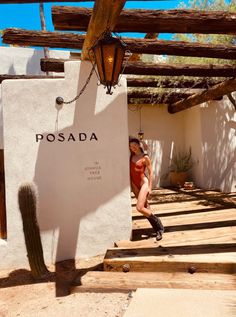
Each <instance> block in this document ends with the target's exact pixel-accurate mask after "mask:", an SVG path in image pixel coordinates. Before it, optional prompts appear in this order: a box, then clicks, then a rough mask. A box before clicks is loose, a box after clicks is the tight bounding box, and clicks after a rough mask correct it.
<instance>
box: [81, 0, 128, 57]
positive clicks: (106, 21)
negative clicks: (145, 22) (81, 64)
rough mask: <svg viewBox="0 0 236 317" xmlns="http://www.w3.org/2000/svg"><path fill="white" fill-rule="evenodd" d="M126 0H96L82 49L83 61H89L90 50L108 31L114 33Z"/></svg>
mask: <svg viewBox="0 0 236 317" xmlns="http://www.w3.org/2000/svg"><path fill="white" fill-rule="evenodd" d="M125 2H126V0H109V1H107V0H96V1H95V4H94V8H93V13H92V16H91V18H90V20H89V24H88V29H87V34H86V38H85V41H84V44H83V49H82V56H81V58H82V60H89V59H90V58H89V49H90V48H91V47H92V46H93V45H94V44H95V43H96V41H97V40H98V39H99V38H100V37H101V35H102V34H103V33H104V32H105V31H106V30H110V31H113V29H114V27H115V25H116V23H117V20H118V17H119V15H120V12H121V10H122V9H123V7H124V5H125Z"/></svg>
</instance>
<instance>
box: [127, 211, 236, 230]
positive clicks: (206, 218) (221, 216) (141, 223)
mask: <svg viewBox="0 0 236 317" xmlns="http://www.w3.org/2000/svg"><path fill="white" fill-rule="evenodd" d="M222 220H224V221H226V220H236V209H233V208H227V209H220V210H215V211H204V212H198V213H197V214H185V215H179V216H171V217H162V218H161V221H162V222H163V225H164V226H173V225H188V224H196V223H203V222H204V223H208V222H218V221H222ZM149 227H150V223H149V222H148V221H147V219H141V220H134V221H133V228H134V229H139V228H149Z"/></svg>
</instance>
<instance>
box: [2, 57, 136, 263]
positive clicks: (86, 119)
mask: <svg viewBox="0 0 236 317" xmlns="http://www.w3.org/2000/svg"><path fill="white" fill-rule="evenodd" d="M65 69H66V78H65V80H64V79H53V80H50V79H40V80H39V79H38V80H9V81H4V82H3V84H2V98H3V109H4V111H3V113H4V152H5V176H6V205H7V224H8V226H7V234H8V238H7V243H6V245H5V246H2V245H0V252H1V254H2V257H3V259H4V261H1V262H0V268H1V267H12V266H19V265H27V258H26V250H25V243H24V237H23V233H22V221H21V216H20V212H19V209H18V203H17V192H18V188H19V186H20V184H21V183H22V182H24V181H34V182H35V184H36V185H37V187H38V192H39V209H38V219H39V224H40V229H41V233H42V241H43V249H44V253H45V259H46V263H51V262H53V261H55V260H57V261H59V260H63V259H68V258H75V257H76V258H78V257H87V256H92V255H97V254H102V253H104V252H105V251H106V249H107V248H109V247H111V246H113V244H114V242H115V241H117V240H120V239H129V238H130V233H131V212H130V209H131V202H130V189H129V166H128V165H129V153H128V152H129V151H128V124H127V92H126V81H125V80H123V81H122V85H121V87H117V89H116V90H115V91H114V93H113V95H112V96H110V95H107V94H106V93H105V90H104V88H103V87H102V86H97V78H96V75H95V74H93V77H92V79H91V81H90V83H89V85H88V86H87V89H86V90H85V92H84V93H83V95H82V96H81V97H80V99H79V100H78V101H77V102H76V103H72V104H70V105H63V106H62V107H61V106H58V105H56V104H55V98H56V97H57V96H63V97H64V98H65V99H67V100H68V99H71V98H73V97H74V96H75V95H76V94H77V93H78V91H79V90H80V89H81V87H82V86H83V85H84V83H85V80H86V79H87V77H88V74H89V72H90V70H91V64H90V63H89V62H83V63H82V64H80V62H67V63H66V64H65ZM16 96H17V98H16ZM70 133H72V134H73V135H74V137H75V139H76V141H74V140H73V139H70V140H69V141H68V138H71V137H70ZM79 133H83V134H81V137H82V139H84V138H85V134H86V135H87V140H85V141H79ZM91 133H95V135H96V137H97V140H95V139H92V140H91V141H90V140H89V139H90V136H91ZM36 134H41V135H42V136H43V139H42V140H41V141H40V142H36ZM48 134H50V137H49V140H52V139H53V135H56V136H57V137H56V138H59V139H60V140H57V139H56V140H55V141H54V142H50V141H47V135H48ZM63 137H64V138H65V140H64V141H63V142H62V140H63ZM94 171H97V172H98V173H97V174H95V175H94V174H92V172H94Z"/></svg>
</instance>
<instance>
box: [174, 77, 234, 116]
mask: <svg viewBox="0 0 236 317" xmlns="http://www.w3.org/2000/svg"><path fill="white" fill-rule="evenodd" d="M234 91H236V78H231V79H229V80H226V81H223V82H221V83H220V84H217V85H215V86H213V87H211V88H209V89H208V90H205V91H203V92H200V93H197V94H194V95H192V96H190V97H188V98H187V99H185V100H182V101H178V102H176V103H173V104H171V105H169V106H168V112H169V113H176V112H179V111H182V110H185V109H188V108H191V107H193V106H197V105H199V104H201V103H204V102H207V101H210V100H213V99H216V98H218V97H221V96H224V95H227V94H230V93H231V92H234Z"/></svg>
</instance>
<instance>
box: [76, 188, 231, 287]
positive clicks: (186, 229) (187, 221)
mask: <svg viewBox="0 0 236 317" xmlns="http://www.w3.org/2000/svg"><path fill="white" fill-rule="evenodd" d="M235 197H236V195H235V194H233V193H232V194H228V195H226V194H222V193H219V192H214V191H202V190H197V189H195V190H191V191H184V190H176V191H174V190H169V189H165V190H156V191H154V192H153V194H152V196H151V199H150V204H151V208H152V210H153V212H154V213H156V214H157V215H158V216H160V217H161V220H162V222H163V224H164V226H165V233H164V235H163V239H162V240H161V241H159V242H157V241H156V240H155V237H154V236H153V234H152V228H151V227H150V224H149V222H148V221H147V220H146V219H145V218H144V217H143V216H142V215H140V214H139V213H137V212H136V211H135V200H134V199H133V204H132V213H133V235H132V241H117V242H116V243H115V247H114V248H111V249H108V250H107V252H106V255H105V258H104V261H103V270H104V271H100V272H99V271H98V272H95V271H94V272H88V273H87V274H85V275H84V276H83V277H82V278H81V286H80V287H81V288H84V289H87V290H88V289H90V290H91V289H93V290H95V289H100V290H102V289H103V290H108V289H109V290H112V289H113V290H132V289H136V288H146V287H147V288H191V289H218V290H234V289H235V288H236V274H235V273H236V208H235V207H236V203H235Z"/></svg>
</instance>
